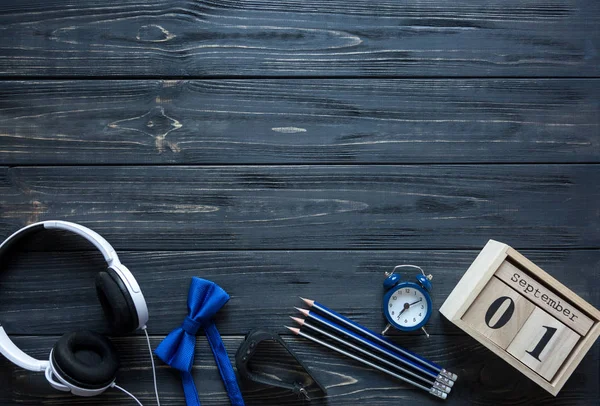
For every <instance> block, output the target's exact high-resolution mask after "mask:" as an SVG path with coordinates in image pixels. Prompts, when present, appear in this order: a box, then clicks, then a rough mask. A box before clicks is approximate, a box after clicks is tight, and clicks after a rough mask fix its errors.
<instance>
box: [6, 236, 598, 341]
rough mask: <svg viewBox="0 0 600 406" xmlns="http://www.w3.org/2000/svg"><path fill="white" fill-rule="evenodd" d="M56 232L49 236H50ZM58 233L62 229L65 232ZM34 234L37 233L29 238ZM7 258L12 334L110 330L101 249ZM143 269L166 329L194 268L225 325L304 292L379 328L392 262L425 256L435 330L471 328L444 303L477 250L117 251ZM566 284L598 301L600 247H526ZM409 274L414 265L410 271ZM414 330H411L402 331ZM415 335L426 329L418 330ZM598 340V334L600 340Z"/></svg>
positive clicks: (234, 327)
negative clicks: (448, 314)
mask: <svg viewBox="0 0 600 406" xmlns="http://www.w3.org/2000/svg"><path fill="white" fill-rule="evenodd" d="M47 237H48V236H47ZM58 242H59V243H60V242H61V241H60V239H58ZM31 243H32V244H34V242H33V241H32V242H31ZM28 248H30V246H29V247H28V246H24V247H21V248H20V254H18V255H16V256H14V257H13V258H12V262H10V263H8V264H5V266H4V269H5V272H4V273H3V274H2V275H0V322H2V325H3V326H4V327H5V329H6V330H7V331H8V332H9V333H11V334H22V335H35V334H45V335H48V334H60V333H62V332H64V331H66V330H74V329H77V328H78V327H81V326H87V327H90V328H94V329H97V330H101V331H107V330H106V328H105V325H104V322H103V316H102V311H101V308H100V305H99V303H98V300H97V298H96V292H95V288H94V277H95V275H96V273H97V272H98V271H101V270H103V269H104V268H105V266H106V265H105V263H104V262H103V259H102V257H101V255H100V254H99V253H97V252H93V251H89V252H85V251H82V252H60V253H58V252H46V253H43V252H30V251H29V252H26V251H25V250H27V249H28ZM119 255H120V258H121V261H122V262H123V263H124V264H125V265H126V266H127V267H128V268H129V269H131V271H132V272H133V273H134V274H135V276H136V278H137V280H138V281H139V283H140V286H141V287H142V289H143V291H144V293H145V296H146V299H147V301H148V306H149V311H150V315H151V317H150V324H149V331H150V333H152V334H160V335H166V334H167V333H168V332H170V331H171V330H172V329H173V328H174V325H175V323H177V322H178V321H180V320H183V319H184V317H185V315H186V299H187V292H188V288H189V284H190V278H191V277H193V276H198V277H201V278H206V279H209V280H211V281H214V282H216V283H217V284H219V285H220V286H221V287H223V289H225V290H226V291H227V292H228V293H229V294H230V296H231V300H230V301H229V303H228V304H227V305H226V306H225V308H224V309H223V311H222V312H220V313H219V314H218V317H217V324H218V326H219V329H220V331H221V332H222V333H223V334H238V335H239V334H244V333H246V332H247V331H249V330H250V329H252V328H254V327H260V326H266V327H268V328H270V329H274V330H276V331H279V332H281V333H284V332H286V330H285V329H284V328H283V325H284V324H286V323H288V324H289V323H291V320H289V318H288V316H291V315H297V314H299V313H297V312H296V311H295V310H294V306H301V305H302V302H301V301H300V299H299V298H298V296H302V297H307V298H310V299H315V300H318V301H320V302H322V303H323V304H325V305H327V306H328V307H330V308H332V309H334V310H337V311H339V312H340V313H342V314H344V315H346V316H348V317H350V318H352V319H353V320H355V321H357V322H359V323H361V324H364V325H365V326H367V327H369V328H371V329H373V330H378V331H381V330H382V329H383V327H384V326H385V319H384V316H383V314H382V312H381V301H382V298H383V294H384V289H383V279H384V272H385V271H389V270H390V269H392V268H393V267H394V266H395V265H397V264H399V263H411V264H418V265H421V266H422V267H424V269H425V270H426V271H427V272H429V273H431V274H433V280H432V283H433V290H432V300H433V306H434V312H433V314H432V316H431V319H430V322H429V323H428V326H427V329H428V331H429V332H430V333H432V334H444V335H457V334H463V333H462V332H461V331H460V330H459V329H458V328H457V327H455V326H454V325H452V324H451V323H450V322H448V321H447V320H446V319H445V318H444V317H443V316H441V315H440V313H439V312H438V309H439V308H440V306H441V305H442V303H443V302H444V300H445V299H446V297H447V296H448V295H449V293H450V291H451V290H452V289H453V288H454V286H456V284H457V282H458V280H459V279H460V278H461V276H462V275H463V274H464V272H465V271H466V269H467V268H468V267H469V265H470V264H471V262H472V261H473V260H474V259H475V257H476V256H477V251H454V250H452V251H447V250H446V251H437V250H433V251H432V250H427V251H398V250H395V251H232V252H198V251H185V252H165V251H160V252H150V251H144V252H119ZM525 255H527V256H528V257H529V258H531V259H532V260H534V261H535V262H536V263H539V264H540V265H541V266H543V267H544V269H546V270H547V271H548V272H549V273H551V274H552V275H553V276H555V277H556V278H557V279H559V280H561V281H562V282H563V283H565V285H566V286H567V287H569V288H570V289H572V290H573V291H574V292H576V293H577V294H579V295H580V296H581V297H582V298H583V299H585V300H587V301H588V302H589V303H591V304H592V305H593V306H595V307H600V291H599V290H598V289H597V288H596V285H595V281H596V280H597V279H598V278H599V277H600V274H599V269H598V267H597V264H598V263H599V262H600V251H598V250H575V251H572V250H568V251H564V250H558V251H525ZM401 276H402V278H403V280H414V276H415V275H414V273H412V272H403V273H402V275H401ZM401 335H402V337H406V336H407V334H406V333H404V334H401ZM416 335H417V337H420V336H422V333H420V332H417V333H416ZM596 345H598V343H596Z"/></svg>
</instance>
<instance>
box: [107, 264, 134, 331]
mask: <svg viewBox="0 0 600 406" xmlns="http://www.w3.org/2000/svg"><path fill="white" fill-rule="evenodd" d="M96 293H97V295H98V299H99V300H100V304H101V305H102V309H103V310H104V315H105V316H106V318H107V320H108V321H109V323H110V324H111V327H112V329H113V331H114V332H115V333H117V334H124V333H129V332H132V331H135V330H136V329H137V327H138V323H139V322H138V315H137V310H136V308H135V305H134V303H133V299H132V298H131V295H130V294H129V291H128V290H127V287H126V286H125V284H124V283H123V281H122V280H121V278H120V277H119V275H118V274H117V273H116V272H115V271H113V270H112V269H110V268H108V269H107V270H106V271H103V272H99V273H98V275H96Z"/></svg>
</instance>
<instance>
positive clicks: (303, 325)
mask: <svg viewBox="0 0 600 406" xmlns="http://www.w3.org/2000/svg"><path fill="white" fill-rule="evenodd" d="M290 317H291V316H290ZM291 319H292V320H294V321H295V322H296V323H298V324H299V325H300V329H304V328H308V329H310V330H313V331H316V332H317V333H319V334H321V335H322V336H325V337H328V338H329V339H331V340H333V341H336V342H338V343H340V344H342V345H344V346H346V347H348V348H351V349H352V350H354V351H357V352H360V353H361V354H364V355H366V356H368V357H370V358H373V359H375V360H377V361H378V362H381V363H383V364H386V365H387V366H389V367H392V368H394V369H396V370H398V371H400V372H403V373H405V374H407V375H410V376H412V377H413V378H417V379H419V380H421V381H422V382H425V383H427V384H429V385H431V386H433V387H435V388H436V389H439V390H441V391H443V392H445V393H450V390H451V387H450V386H447V385H445V384H443V383H441V382H440V381H437V380H436V379H435V375H434V376H433V377H432V376H431V375H430V376H429V378H427V377H424V376H422V375H419V374H418V373H416V372H417V371H414V372H413V371H410V370H408V369H405V368H403V367H401V366H400V365H398V364H397V363H395V362H392V361H390V360H388V359H386V358H384V357H382V356H379V355H377V354H375V353H372V352H370V351H368V350H367V349H366V348H363V347H361V346H360V345H356V344H353V343H351V342H349V341H347V340H345V339H343V338H341V337H338V336H336V335H335V334H332V333H331V332H329V331H325V330H322V329H320V328H318V327H317V326H314V325H312V324H310V323H308V321H307V320H304V319H300V318H298V317H291ZM328 322H329V323H330V324H327V327H329V328H330V329H331V330H334V331H335V332H337V333H340V334H342V335H345V336H346V337H353V336H352V335H354V333H352V332H351V331H349V330H346V329H345V328H343V327H341V326H338V325H337V324H335V323H334V322H332V321H328ZM334 325H335V328H334ZM353 338H354V337H353ZM361 338H362V337H361ZM364 340H365V339H364V338H363V339H362V340H357V339H355V341H356V342H357V343H359V344H361V345H366V346H367V347H369V348H370V349H375V348H374V347H377V344H375V343H372V342H371V341H364ZM382 350H383V351H386V350H385V348H382ZM413 365H414V364H413ZM417 369H418V370H419V371H420V367H417Z"/></svg>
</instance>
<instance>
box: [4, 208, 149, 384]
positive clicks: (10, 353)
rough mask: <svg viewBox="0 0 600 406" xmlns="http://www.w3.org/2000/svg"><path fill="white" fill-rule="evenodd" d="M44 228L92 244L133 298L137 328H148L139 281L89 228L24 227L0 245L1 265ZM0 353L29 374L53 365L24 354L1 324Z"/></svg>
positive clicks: (68, 225)
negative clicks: (16, 246)
mask: <svg viewBox="0 0 600 406" xmlns="http://www.w3.org/2000/svg"><path fill="white" fill-rule="evenodd" d="M44 229H48V230H52V229H55V230H65V231H70V232H72V233H74V234H77V235H79V236H81V237H83V238H85V239H86V240H87V241H89V242H90V243H92V244H93V245H94V246H95V247H96V248H97V249H98V250H99V251H100V252H101V253H102V256H103V257H104V260H105V261H106V263H107V265H108V267H109V268H110V269H112V270H113V271H114V272H115V273H116V274H117V275H118V276H119V278H120V279H121V280H122V281H123V284H124V285H125V287H126V288H127V291H128V292H129V294H130V295H131V298H132V300H133V304H134V306H135V309H136V312H137V316H138V321H139V325H138V326H137V328H138V329H140V328H143V327H145V325H146V322H147V321H148V307H147V305H146V301H145V299H144V296H143V295H142V292H141V289H140V287H139V285H138V283H137V281H136V280H135V278H134V277H133V275H132V274H131V272H130V271H129V269H127V267H125V266H124V265H123V264H121V262H120V261H119V257H118V256H117V253H116V251H115V250H114V248H113V247H112V246H111V245H110V244H109V243H108V241H106V240H105V239H104V238H103V237H102V236H101V235H100V234H98V233H96V232H95V231H93V230H90V229H89V228H87V227H84V226H82V225H79V224H75V223H71V222H68V221H60V220H52V221H42V222H39V223H34V224H30V225H28V226H26V227H23V228H22V229H20V230H18V231H16V232H15V233H13V234H12V235H11V236H10V237H8V238H7V239H6V240H5V241H4V242H3V243H2V244H0V266H1V264H2V257H3V256H4V254H5V253H6V252H7V251H9V250H10V248H11V247H12V246H13V244H15V243H16V242H17V241H19V240H21V239H22V238H24V237H26V236H28V235H30V234H34V233H36V232H38V231H42V230H44ZM0 354H2V355H4V356H5V357H6V358H7V359H8V360H9V361H11V362H12V363H13V364H16V365H18V366H20V367H21V368H24V369H27V370H30V371H36V372H39V371H44V370H46V369H47V368H48V367H49V365H50V363H49V361H41V360H38V359H35V358H33V357H31V356H29V355H27V354H25V352H23V350H21V349H20V348H19V347H17V346H16V345H15V344H14V343H13V342H12V340H11V339H10V338H9V337H8V334H7V333H6V331H5V330H4V327H2V325H1V324H0Z"/></svg>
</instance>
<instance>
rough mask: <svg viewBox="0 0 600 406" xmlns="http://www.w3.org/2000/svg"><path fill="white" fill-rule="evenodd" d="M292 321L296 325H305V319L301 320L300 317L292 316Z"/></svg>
mask: <svg viewBox="0 0 600 406" xmlns="http://www.w3.org/2000/svg"><path fill="white" fill-rule="evenodd" d="M290 319H292V320H294V321H295V322H296V323H298V324H300V325H301V326H303V325H304V319H301V318H300V317H293V316H290Z"/></svg>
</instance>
